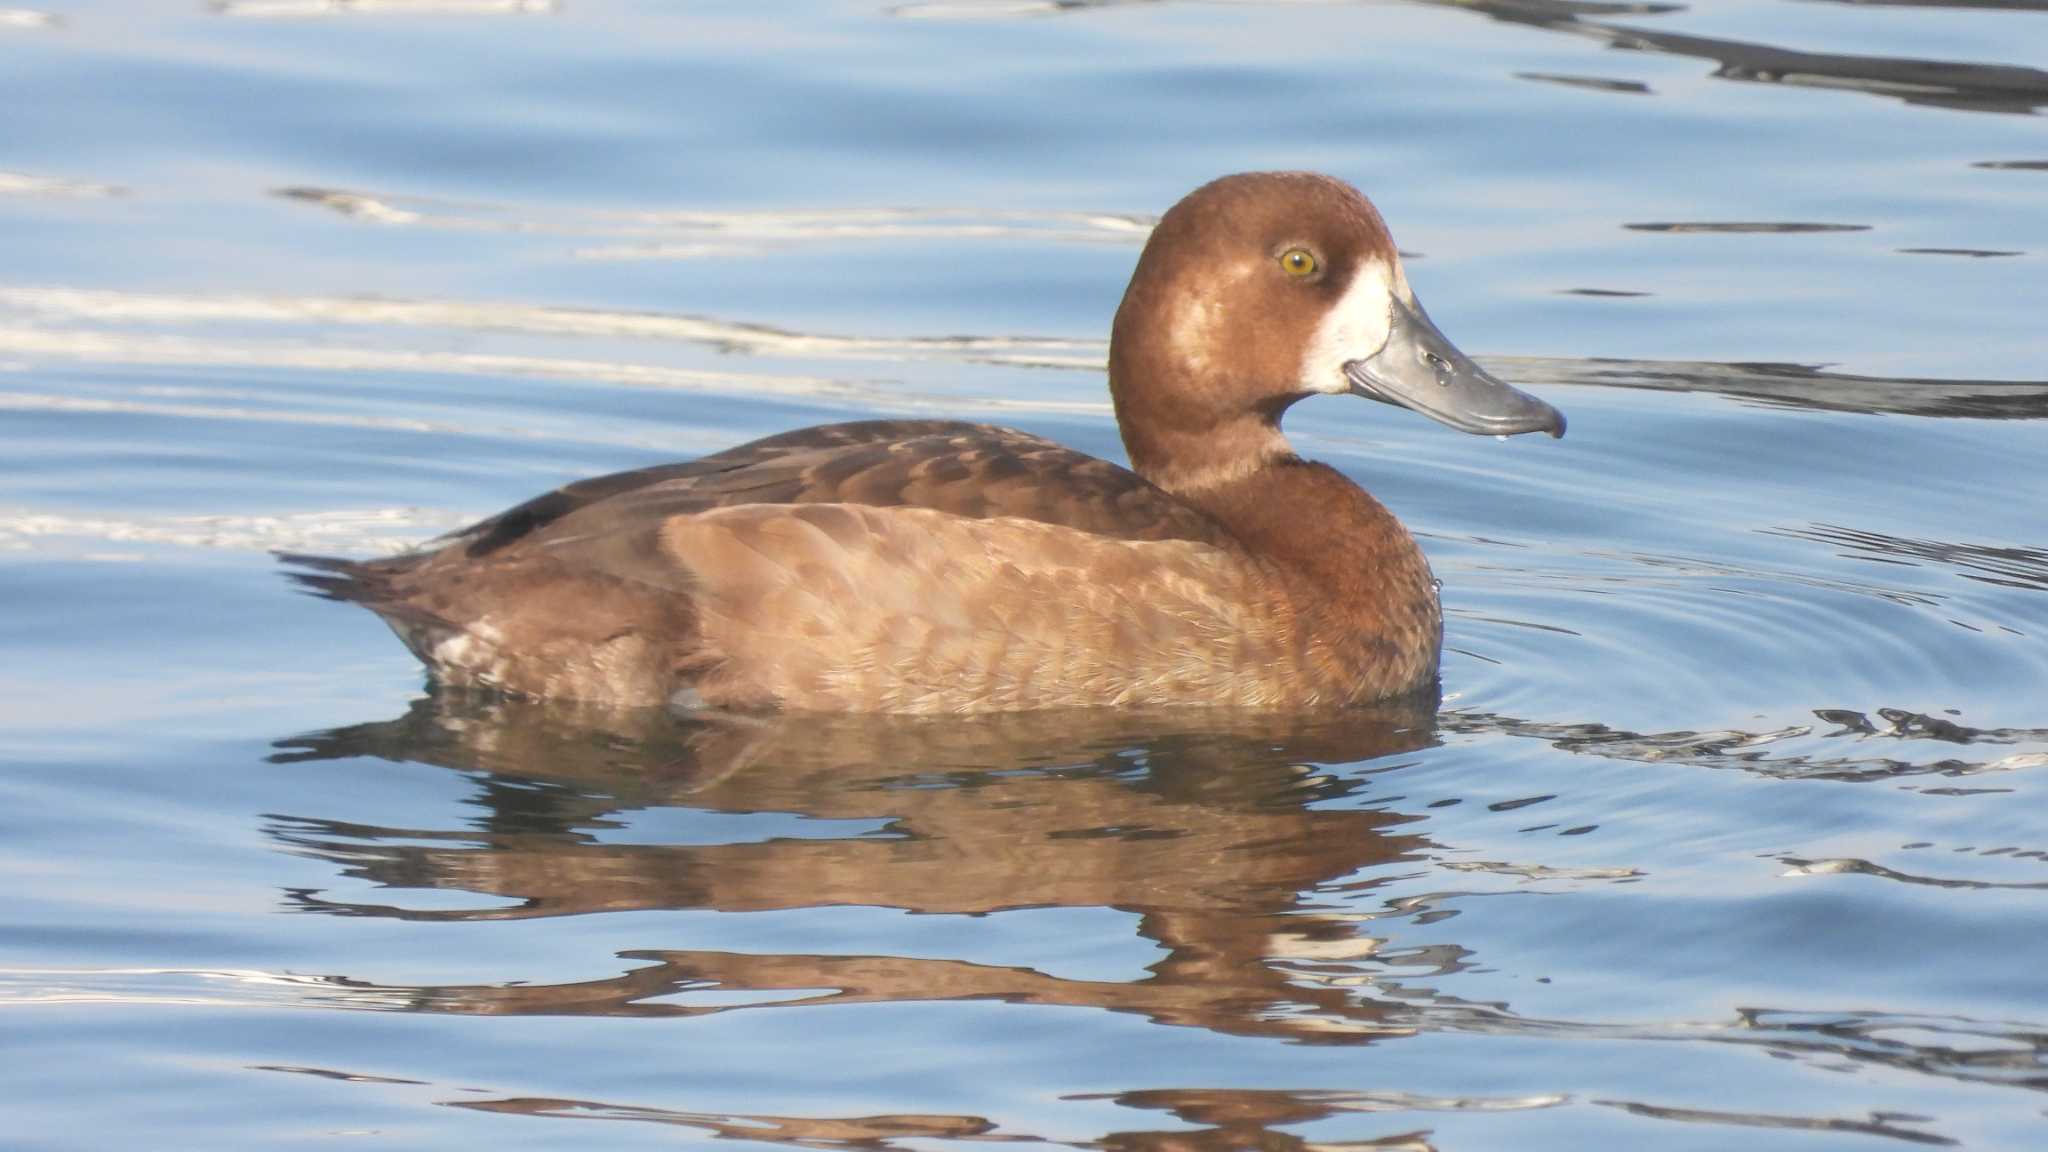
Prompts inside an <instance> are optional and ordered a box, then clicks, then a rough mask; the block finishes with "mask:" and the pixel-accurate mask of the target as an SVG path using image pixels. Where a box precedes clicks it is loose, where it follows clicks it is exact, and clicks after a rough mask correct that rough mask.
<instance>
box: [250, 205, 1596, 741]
mask: <svg viewBox="0 0 2048 1152" xmlns="http://www.w3.org/2000/svg"><path fill="white" fill-rule="evenodd" d="M1109 387H1110V394H1111V396H1112V397H1113V399H1114V401H1115V406H1116V416H1117V425H1118V427H1119V429H1120V430H1121V431H1122V433H1123V442H1124V447H1125V448H1126V450H1127V451H1128V452H1129V454H1130V460H1131V467H1130V468H1129V469H1125V468H1121V467H1118V466H1117V465H1115V464H1112V463H1110V462H1108V461H1106V460H1099V459H1096V458H1094V457H1090V456H1087V455H1084V454H1082V453H1079V452H1076V451H1074V450H1072V449H1069V448H1064V447H1062V446H1060V445H1059V444H1056V443H1053V442H1052V441H1050V440H1046V439H1043V438H1041V437H1037V436H1032V435H1028V434H1026V433H1023V432H1017V431H1014V430H1011V429H1007V428H998V427H993V426H990V425H983V424H967V423H958V422H953V421H938V420H889V421H867V422H861V423H852V424H833V425H826V426H822V427H816V428H806V429H802V430H799V431H795V432H788V433H784V434H782V435H779V436H771V437H768V438H767V439H764V440H757V441H754V442H753V443H751V444H745V445H742V446H740V447H737V448H733V449H730V450H728V451H725V452H721V453H718V454H717V455H713V456H708V457H705V458H703V459H701V460H695V461H691V462H689V463H684V464H668V465H663V466H660V467H654V468H645V469H640V470H638V471H633V472H622V473H618V474H616V475H612V476H603V477H598V478H595V479H590V480H583V481H579V482H577V483H574V484H570V485H568V486H567V487H565V488H561V489H558V490H556V491H554V492H550V493H547V494H546V495H543V496H540V497H537V498H535V499H533V500H529V501H527V502H526V503H524V504H521V505H519V506H518V507H515V508H512V509H511V510H509V511H506V512H503V513H500V514H499V515H496V516H493V517H491V518H490V519H488V520H484V521H482V522H480V523H478V524H476V525H473V526H472V527H469V528H466V529H464V530H462V531H460V532H457V533H454V534H453V535H451V536H449V537H446V538H444V539H442V540H440V541H436V542H435V544H434V545H433V546H431V547H430V548H429V549H427V550H423V551H419V552H414V553H410V554H406V555H402V556H396V557H392V558H389V559H383V560H370V561H362V562H356V561H345V560H330V559H324V558H314V557H289V558H287V559H289V560H291V561H293V562H295V563H298V564H300V565H302V566H304V567H307V568H311V569H313V571H312V572H309V573H307V574H305V575H302V576H301V577H300V579H302V580H303V581H305V582H306V583H308V584H310V585H312V586H314V587H315V588H317V589H318V590H319V591H320V592H322V593H323V594H325V595H328V596H331V597H334V598H336V599H342V600H350V601H354V602H357V603H361V604H363V605H365V606H367V607H368V608H370V609H371V610H372V611H375V612H376V613H377V614H378V615H380V616H382V617H383V618H384V620H385V621H386V622H387V623H388V624H390V626H391V628H392V629H393V631H395V632H396V633H397V634H398V636H399V638H400V639H401V640H403V641H404V642H405V644H406V646H407V647H409V648H411V649H412V651H413V653H414V654H415V655H417V656H418V657H419V658H420V659H421V660H422V661H424V662H425V663H426V665H427V667H428V668H429V670H430V671H431V672H432V673H433V675H434V676H436V677H438V678H439V679H440V680H442V681H443V682H445V683H448V684H452V685H471V686H476V687H483V688H489V689H495V690H500V691H506V692H513V693H518V694H522V695H527V696H534V697H550V698H564V699H577V700H584V701H589V702H593V703H598V704H604V705H612V706H625V707H641V706H657V705H667V706H671V707H688V708H718V709H765V708H786V709H813V710H831V711H888V712H986V711H1015V710H1022V709H1031V708H1049V707H1063V706H1093V705H1182V704H1185V705H1213V706H1234V707H1242V708H1256V709H1283V710H1295V709H1305V708H1313V707H1319V706H1330V705H1346V704H1355V703H1360V702H1364V701H1369V700H1377V699H1383V698H1387V697H1391V696H1398V695H1402V694H1404V693H1408V692H1412V691H1416V690H1420V689H1424V688H1427V687H1429V686H1430V685H1432V684H1434V682H1435V679H1436V672H1437V660H1438V655H1439V651H1440V648H1441V637H1442V615H1441V610H1440V608H1439V606H1438V602H1437V593H1436V586H1435V581H1434V580H1433V579H1432V578H1431V576H1430V571H1429V565H1428V563H1427V562H1426V561H1425V560H1424V559H1423V556H1422V552H1421V550H1420V549H1419V548H1417V546H1416V544H1415V540H1414V538H1413V537H1411V536H1410V535H1409V534H1408V531H1407V529H1405V528H1403V527H1402V526H1401V523H1400V522H1399V521H1398V520H1396V519H1395V518H1394V516H1393V515H1392V514H1391V513H1389V512H1388V511H1387V510H1386V509H1385V508H1383V507H1382V506H1381V505H1380V504H1379V502H1378V501H1376V500H1374V499H1373V498H1372V497H1371V496H1370V495H1368V494H1367V493H1366V492H1365V491H1364V490H1363V489H1361V488H1360V487H1358V485H1356V484H1354V483H1352V482H1351V481H1350V480H1348V479H1346V478H1345V477H1344V476H1343V475H1342V474H1341V473H1339V472H1337V471H1336V470H1335V469H1332V468H1330V467H1328V466H1326V465H1322V464H1316V463H1312V462H1310V461H1307V460H1303V459H1302V458H1300V457H1299V456H1296V455H1295V454H1294V452H1293V451H1292V450H1291V449H1290V448H1289V447H1288V444H1287V440H1286V439H1285V438H1284V437H1283V436H1282V435H1281V432H1280V417H1281V414H1282V413H1284V412H1285V411H1286V410H1287V408H1288V406H1289V405H1291V404H1293V403H1294V402H1295V401H1297V400H1300V399H1302V398H1303V397H1305V396H1309V395H1313V394H1316V393H1338V392H1350V393H1355V394H1357V395H1361V396H1366V397H1369V398H1372V399H1375V400H1382V401H1386V402H1388V403H1392V404H1398V405H1401V406H1403V407H1407V408H1413V409H1415V410H1416V411H1419V412H1422V413H1423V414H1425V415H1428V416H1431V417H1433V418H1435V419H1437V420H1440V421H1442V422H1444V423H1445V424H1448V425H1450V426H1452V427H1454V428H1459V429H1462V430H1465V431H1468V432H1477V433H1487V434H1496V435H1505V434H1512V433H1517V432H1532V431H1544V432H1548V433H1550V434H1551V435H1552V436H1561V435H1563V434H1564V426H1565V422H1564V417H1563V416H1562V415H1560V414H1559V413H1558V412H1557V410H1556V409H1554V408H1552V407H1550V406H1549V405H1548V404H1545V403H1543V402H1542V401H1540V400H1538V399H1536V398H1534V397H1532V396H1529V395H1527V394H1525V393H1522V392H1519V391H1517V390H1515V389H1513V388H1511V387H1509V386H1508V385H1506V384H1504V383H1502V382H1500V381H1499V380H1496V379H1494V378H1493V377H1492V376H1489V375H1488V374H1487V373H1485V372H1484V371H1482V370H1481V369H1480V368H1479V367H1478V366H1477V365H1475V364H1473V363H1472V362H1471V360H1469V359H1467V358H1466V357H1465V356H1464V355H1463V354H1462V353H1460V352H1459V351H1458V350H1457V349H1456V348H1455V347H1453V346H1452V345H1451V344H1450V342H1449V341H1448V340H1446V339H1445V338H1444V336H1443V335H1442V334H1441V333H1440V332H1438V331H1437V329H1436V327H1435V325H1433V324H1432V323H1431V322H1430V320H1429V318H1428V316H1427V315H1426V314H1425V313H1424V312H1423V310H1422V306H1421V305H1420V304H1418V303H1417V302H1416V299H1415V296H1414V293H1413V292H1411V291H1410V290H1409V287H1408V283H1407V279H1406V277H1405V276H1404V275H1403V274H1402V270H1401V261H1400V257H1399V255H1398V254H1397V253H1396V251H1395V249H1394V244H1393V241H1392V239H1391V238H1390V237H1389V235H1388V233H1387V229H1386V225H1385V224H1384V223H1382V222H1381V220H1380V216H1379V213H1378V212H1377V211H1375V210H1374V208H1373V206H1372V204H1371V203H1370V202H1369V201H1367V200H1366V199H1365V197H1364V196H1362V195H1360V194H1359V193H1358V192H1357V191H1355V190H1354V189H1352V188H1351V187H1349V186H1348V185H1346V184H1343V183H1341V182H1339V181H1336V180H1333V179H1330V178H1328V177H1324V176H1317V175H1312V174H1307V173H1253V174H1245V175H1238V176H1228V177H1224V178H1223V179H1220V180H1217V181H1215V182H1213V183H1211V184H1208V185H1205V186H1204V187H1202V188H1199V189H1197V190H1196V191H1194V192H1193V193H1191V194H1190V195H1189V196H1188V197H1187V198H1186V199H1184V200H1182V201H1181V202H1180V203H1179V204H1176V205H1175V206H1174V207H1173V208H1172V209H1171V210H1170V211H1168V212H1167V213H1166V215H1165V216H1164V217H1163V218H1162V219H1161V220H1160V221H1159V225H1158V227H1157V228H1156V229H1155V230H1154V231H1153V233H1152V236H1151V239H1150V240H1149V241H1148V242H1147V243H1146V245H1145V250H1144V253H1143V254H1142V255H1141V256H1140V257H1139V258H1138V266H1137V270H1136V271H1135V272H1134V273H1133V274H1132V276H1131V283H1130V287H1129V289H1128V290H1127V291H1126V292H1125V294H1124V298H1123V303H1122V305H1121V306H1120V307H1119V308H1118V309H1117V313H1116V322H1115V326H1114V329H1113V331H1112V334H1111V338H1110V357H1109Z"/></svg>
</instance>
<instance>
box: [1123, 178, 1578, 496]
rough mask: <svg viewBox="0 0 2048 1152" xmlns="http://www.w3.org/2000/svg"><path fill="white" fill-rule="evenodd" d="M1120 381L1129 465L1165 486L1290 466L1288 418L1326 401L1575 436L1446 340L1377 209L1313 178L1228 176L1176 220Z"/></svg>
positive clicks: (1135, 280)
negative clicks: (1377, 404) (1324, 397)
mask: <svg viewBox="0 0 2048 1152" xmlns="http://www.w3.org/2000/svg"><path fill="white" fill-rule="evenodd" d="M1109 377H1110V393H1111V396H1112V397H1113V398H1114V400H1115V402H1116V413H1117V422H1118V424H1119V426H1120V427H1121V428H1122V430H1123V436H1124V447H1125V449H1126V450H1127V451H1129V453H1130V456H1131V463H1132V465H1133V466H1134V467H1135V468H1136V469H1137V470H1138V472H1139V473H1140V474H1142V475H1144V476H1146V477H1147V478H1149V479H1151V480H1153V481H1154V482H1156V483H1159V484H1162V485H1163V486H1165V487H1168V488H1185V487H1193V486H1199V485H1201V484H1203V483H1211V482H1215V481H1217V480H1221V479H1228V478H1229V477H1231V476H1235V475H1242V474H1244V473H1246V472H1248V471H1250V470H1252V469H1255V468H1258V467H1260V466H1262V465H1263V464H1265V463H1266V462H1268V461H1270V460H1272V459H1274V458H1276V457H1278V456H1281V455H1285V454H1286V453H1287V451H1288V448H1287V443H1286V441H1285V440H1284V439H1282V438H1281V436H1280V430H1279V421H1280V415H1281V413H1282V412H1284V411H1286V409H1287V407H1288V406H1289V405H1290V404H1293V403H1294V402H1295V401H1297V400H1300V399H1302V398H1303V397H1306V396H1313V395H1316V394H1318V393H1324V394H1336V393H1351V394H1354V395H1358V396H1364V397H1367V398H1369V399H1373V400H1380V401H1384V402H1386V403H1389V404H1397V405H1400V406H1401V407H1403V408H1412V409H1414V410H1415V411H1417V412H1420V413H1422V414H1423V415H1425V416H1429V417H1431V418H1433V419H1436V420H1439V421H1442V422H1443V423H1445V424H1448V425H1450V426H1451V427H1453V428H1457V429H1459V430H1461V431H1465V432H1474V433H1481V434H1485V435H1503V436H1505V435H1513V434H1515V433H1519V432H1548V433H1550V434H1551V435H1552V436H1562V435H1564V424H1565V422H1564V416H1563V414H1561V413H1559V412H1558V411H1557V409H1555V408H1552V407H1551V406H1550V405H1548V404H1545V403H1544V402H1543V401H1541V400H1538V399H1537V398H1535V397H1534V396H1531V395H1529V394H1527V393H1525V392H1521V391H1518V390H1516V389H1514V388H1512V387H1510V386H1508V385H1507V384H1505V383H1503V382H1502V381H1500V380H1498V379H1495V378H1494V377H1493V376H1491V375H1489V374H1488V373H1487V372H1485V371H1484V370H1483V369H1481V368H1480V367H1479V366H1478V365H1477V364H1474V363H1473V362H1472V361H1471V359H1470V358H1468V357H1467V356H1466V355H1465V354H1464V353H1462V352H1460V351H1458V349H1457V348H1456V347H1455V346H1454V345H1452V344H1451V342H1450V341H1449V340H1447V339H1445V337H1444V335H1443V333H1441V332H1439V331H1437V328H1436V325H1435V324H1433V323H1431V322H1430V319H1429V314H1428V313H1426V312H1424V311H1423V310H1422V305H1421V303H1420V302H1418V301H1417V300H1416V299H1415V293H1414V292H1413V291H1411V290H1410V289H1409V287H1408V278H1407V277H1406V276H1405V275H1404V274H1403V273H1402V270H1401V257H1400V254H1399V253H1398V252H1396V251H1395V249H1394V241H1393V238H1392V237H1391V236H1390V235H1388V233H1387V226H1386V224H1385V223H1384V222H1383V221H1381V219H1380V214H1379V212H1378V211H1376V210H1375V209H1374V208H1373V206H1372V203H1371V201H1369V200H1367V199H1366V198H1365V197H1364V196H1362V195H1360V194H1359V192H1358V191H1357V190H1356V189H1354V188H1352V187H1351V186H1350V185H1348V184H1345V183H1343V182H1341V181H1338V180H1333V179H1331V178H1329V177H1327V176H1318V175H1314V174H1312V173H1305V172H1254V173H1246V174H1243V175H1237V176H1225V177H1223V178H1222V179H1220V180H1217V181H1214V182H1213V183H1210V184H1206V185H1203V186H1202V187H1200V188H1197V189H1196V190H1195V191H1193V192H1191V193H1189V194H1188V196H1187V197H1186V198H1185V199H1183V200H1182V201H1181V202H1180V203H1178V204H1176V205H1174V206H1173V207H1172V208H1171V209H1170V210H1168V212H1167V213H1166V215H1165V216H1164V217H1162V218H1161V219H1160V221H1159V225H1158V227H1156V228H1155V229H1153V231H1152V236H1151V239H1150V240H1149V241H1147V242H1146V244H1145V251H1144V253H1143V255H1141V256H1139V257H1138V267H1137V270H1136V271H1135V272H1134V273H1132V275H1131V284H1130V288H1129V289H1128V290H1126V291H1125V293H1124V299H1123V304H1122V305H1121V306H1120V307H1119V308H1118V309H1117V314H1116V325H1115V328H1114V329H1113V331H1112V333H1111V337H1110V353H1109Z"/></svg>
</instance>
